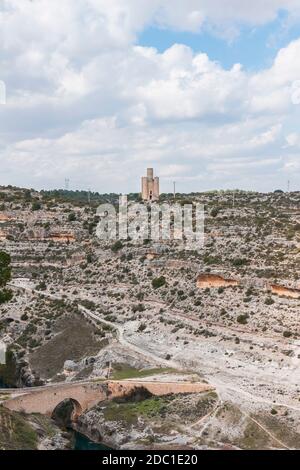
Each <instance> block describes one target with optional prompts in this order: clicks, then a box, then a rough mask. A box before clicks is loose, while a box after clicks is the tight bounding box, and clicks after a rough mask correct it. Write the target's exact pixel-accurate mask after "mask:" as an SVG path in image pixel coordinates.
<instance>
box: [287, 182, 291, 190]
mask: <svg viewBox="0 0 300 470" xmlns="http://www.w3.org/2000/svg"><path fill="white" fill-rule="evenodd" d="M287 188H288V193H289V192H290V188H291V182H290V180H288V184H287Z"/></svg>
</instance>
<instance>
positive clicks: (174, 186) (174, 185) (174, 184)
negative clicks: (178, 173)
mask: <svg viewBox="0 0 300 470" xmlns="http://www.w3.org/2000/svg"><path fill="white" fill-rule="evenodd" d="M173 188H174V189H173V192H174V199H176V182H175V181H174V182H173Z"/></svg>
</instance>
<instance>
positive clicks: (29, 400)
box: [3, 380, 213, 419]
mask: <svg viewBox="0 0 300 470" xmlns="http://www.w3.org/2000/svg"><path fill="white" fill-rule="evenodd" d="M136 387H145V388H146V389H148V390H149V392H151V393H152V394H153V395H157V396H161V395H168V394H171V393H173V394H177V393H202V392H206V391H210V390H213V387H211V386H210V385H208V384H205V383H199V382H195V383H192V382H158V381H157V382H154V381H153V382H150V381H134V380H122V381H112V380H111V381H105V382H86V383H74V384H61V385H53V386H51V385H50V386H45V387H39V388H38V389H37V390H34V389H32V388H31V389H21V390H19V391H16V390H14V393H18V394H19V395H18V396H15V397H13V398H9V399H8V400H6V401H4V402H3V405H4V406H5V407H6V408H8V409H10V410H13V411H19V412H20V411H22V412H25V413H28V414H29V413H40V414H45V415H48V416H52V414H53V412H54V410H55V408H56V407H57V406H58V405H59V404H60V403H62V402H63V401H64V400H66V399H70V400H71V401H72V403H73V407H74V413H75V415H74V419H76V416H79V415H80V414H82V413H83V412H84V411H86V410H88V409H90V408H92V407H93V406H95V405H96V404H97V403H99V402H100V401H103V400H109V399H112V398H114V397H121V396H124V395H126V394H127V393H129V392H130V391H132V390H133V389H134V388H136ZM6 392H7V390H6Z"/></svg>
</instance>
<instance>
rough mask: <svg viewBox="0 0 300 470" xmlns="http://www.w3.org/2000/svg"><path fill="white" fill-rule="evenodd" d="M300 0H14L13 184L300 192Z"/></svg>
mask: <svg viewBox="0 0 300 470" xmlns="http://www.w3.org/2000/svg"><path fill="white" fill-rule="evenodd" d="M299 57H300V2H299V0H251V2H249V1H246V0H245V1H243V0H51V1H50V0H22V1H20V0H0V95H1V90H2V91H3V88H4V86H5V88H6V103H5V104H3V102H2V101H3V100H1V96H0V185H8V184H11V185H14V186H21V187H32V188H36V189H50V188H62V187H64V184H65V179H66V178H68V179H69V180H70V183H69V185H70V186H69V187H70V189H85V190H86V189H91V190H93V191H99V192H100V193H106V192H118V193H121V192H122V193H130V192H138V191H140V177H141V176H142V175H144V174H145V173H146V168H147V167H154V169H155V174H156V175H158V176H160V178H161V189H162V191H164V192H171V191H172V188H173V181H176V183H177V190H178V191H179V192H192V191H207V190H213V189H237V188H239V189H245V190H256V191H261V192H267V191H273V190H276V189H283V190H286V189H287V184H288V181H290V188H291V190H300V128H299V124H300V120H299V118H300V60H299Z"/></svg>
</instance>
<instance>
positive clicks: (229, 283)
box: [197, 274, 240, 289]
mask: <svg viewBox="0 0 300 470" xmlns="http://www.w3.org/2000/svg"><path fill="white" fill-rule="evenodd" d="M239 284H240V282H239V281H237V280H236V279H226V278H224V277H222V276H219V275H216V274H200V275H199V276H198V277H197V287H198V288H199V289H207V288H208V289H210V288H213V287H234V286H238V285H239Z"/></svg>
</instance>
